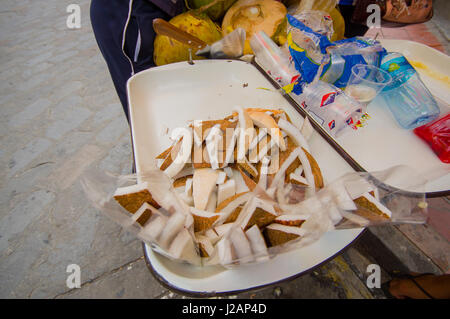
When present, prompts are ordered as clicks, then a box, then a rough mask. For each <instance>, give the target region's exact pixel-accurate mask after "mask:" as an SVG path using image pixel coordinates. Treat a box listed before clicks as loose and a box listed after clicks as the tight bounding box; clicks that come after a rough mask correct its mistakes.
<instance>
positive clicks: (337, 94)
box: [298, 81, 366, 137]
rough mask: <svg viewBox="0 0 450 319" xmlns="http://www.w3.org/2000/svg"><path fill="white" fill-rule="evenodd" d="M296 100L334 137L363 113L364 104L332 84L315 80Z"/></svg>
mask: <svg viewBox="0 0 450 319" xmlns="http://www.w3.org/2000/svg"><path fill="white" fill-rule="evenodd" d="M298 102H300V104H301V105H302V106H303V107H304V108H305V109H306V110H307V111H308V113H309V114H310V115H311V116H312V117H314V119H315V120H316V121H317V122H318V123H319V124H321V125H322V127H323V128H324V129H325V130H326V131H327V132H328V133H329V134H330V135H331V136H334V137H338V136H339V135H341V134H342V133H343V132H344V130H345V129H346V128H349V127H352V126H353V125H354V124H355V123H356V122H357V121H358V120H359V119H360V118H361V116H362V114H364V113H365V109H366V107H365V105H363V104H361V103H359V102H358V101H356V100H355V99H353V98H351V97H349V96H348V95H346V94H345V93H344V92H343V91H342V90H340V89H338V88H337V87H335V86H334V85H332V84H329V83H326V82H322V81H317V82H315V83H311V84H309V85H307V86H305V87H304V88H303V94H302V95H301V96H299V97H298Z"/></svg>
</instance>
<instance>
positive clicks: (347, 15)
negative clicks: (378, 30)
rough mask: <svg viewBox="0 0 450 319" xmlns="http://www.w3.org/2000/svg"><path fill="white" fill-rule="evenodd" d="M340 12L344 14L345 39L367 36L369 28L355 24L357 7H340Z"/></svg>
mask: <svg viewBox="0 0 450 319" xmlns="http://www.w3.org/2000/svg"><path fill="white" fill-rule="evenodd" d="M339 11H340V12H341V14H342V17H343V18H344V21H345V35H344V36H345V37H346V38H353V37H356V36H363V35H364V34H366V32H367V30H369V28H368V27H367V26H366V25H364V24H358V23H353V22H352V21H351V20H352V16H353V13H354V12H355V6H346V5H339Z"/></svg>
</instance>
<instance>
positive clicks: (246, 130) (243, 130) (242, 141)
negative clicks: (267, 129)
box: [234, 107, 255, 160]
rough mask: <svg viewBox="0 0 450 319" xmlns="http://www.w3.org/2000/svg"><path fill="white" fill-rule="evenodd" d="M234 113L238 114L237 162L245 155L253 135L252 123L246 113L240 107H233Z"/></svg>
mask: <svg viewBox="0 0 450 319" xmlns="http://www.w3.org/2000/svg"><path fill="white" fill-rule="evenodd" d="M234 111H236V112H237V113H238V123H239V124H238V126H239V139H238V144H237V146H238V148H237V154H238V160H242V159H243V157H244V156H245V155H246V154H247V151H248V148H249V145H250V143H251V141H252V140H253V137H254V135H255V129H254V127H253V121H252V119H251V117H250V116H249V114H248V113H247V111H245V110H244V109H243V108H242V107H235V109H234Z"/></svg>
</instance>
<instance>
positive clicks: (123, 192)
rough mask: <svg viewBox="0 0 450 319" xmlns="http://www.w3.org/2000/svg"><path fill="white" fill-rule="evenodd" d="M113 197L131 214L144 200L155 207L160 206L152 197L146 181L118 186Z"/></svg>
mask: <svg viewBox="0 0 450 319" xmlns="http://www.w3.org/2000/svg"><path fill="white" fill-rule="evenodd" d="M113 197H114V199H115V200H116V201H117V202H118V203H119V204H120V205H121V206H122V207H123V208H125V209H126V210H127V211H129V212H130V213H132V214H134V213H135V212H136V211H137V210H138V209H139V208H140V207H141V206H142V205H143V204H144V203H146V202H147V203H149V204H150V205H152V206H153V207H155V208H160V207H161V206H160V205H159V204H158V203H157V202H156V201H155V200H154V199H153V197H152V194H151V193H150V191H149V188H148V183H147V182H143V183H139V184H136V185H131V186H126V187H119V188H118V189H117V190H116V192H115V193H114V195H113Z"/></svg>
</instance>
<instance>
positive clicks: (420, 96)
mask: <svg viewBox="0 0 450 319" xmlns="http://www.w3.org/2000/svg"><path fill="white" fill-rule="evenodd" d="M381 69H383V70H385V71H386V72H388V73H389V74H390V75H391V76H392V82H391V84H389V85H387V86H386V87H385V88H384V89H383V91H382V92H381V96H382V97H383V98H384V101H385V102H386V104H387V105H388V107H389V109H390V110H391V112H392V114H393V115H394V117H395V119H396V120H397V122H398V123H399V124H400V126H402V127H403V128H405V129H413V128H415V127H418V126H421V125H424V124H426V123H428V122H431V121H432V120H434V119H436V118H437V117H438V116H439V112H440V110H439V106H438V105H437V103H436V100H435V99H434V98H433V95H432V94H431V93H430V91H429V90H428V89H427V87H426V86H425V84H424V83H423V82H422V80H421V79H420V77H419V74H417V72H416V70H415V69H414V68H413V67H412V65H411V64H409V62H408V61H407V60H406V58H405V57H404V56H403V55H401V54H400V53H396V52H391V53H388V54H387V55H385V56H384V58H383V59H382V60H381Z"/></svg>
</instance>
